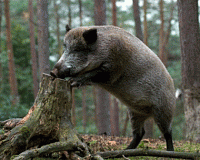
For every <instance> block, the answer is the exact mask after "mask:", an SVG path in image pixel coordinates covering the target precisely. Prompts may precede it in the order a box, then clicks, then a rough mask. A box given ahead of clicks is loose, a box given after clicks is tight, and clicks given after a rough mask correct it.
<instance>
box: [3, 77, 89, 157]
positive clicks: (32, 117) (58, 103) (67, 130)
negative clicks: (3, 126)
mask: <svg viewBox="0 0 200 160" xmlns="http://www.w3.org/2000/svg"><path fill="white" fill-rule="evenodd" d="M57 141H59V142H60V143H54V142H57ZM63 143H66V148H63V149H62V150H68V151H76V150H79V149H78V147H81V148H82V150H84V153H85V154H86V153H88V148H87V147H86V146H85V144H84V143H82V142H81V140H80V139H79V138H78V136H77V133H76V131H75V130H74V128H73V127H72V124H71V88H70V84H69V83H68V82H67V81H65V80H61V79H55V80H53V79H52V77H50V76H49V75H44V74H43V77H42V82H41V84H40V90H39V92H38V95H37V98H36V99H35V102H34V105H33V107H31V109H30V110H29V113H28V114H27V115H26V116H25V117H24V118H23V119H22V120H21V121H20V122H19V123H18V125H17V126H16V127H15V128H13V129H12V130H11V132H10V134H9V135H8V136H7V138H6V139H3V140H2V139H1V141H0V159H6V160H7V159H10V158H11V156H13V155H18V154H20V153H21V152H23V151H25V150H27V149H29V148H31V147H41V146H43V145H47V146H44V147H49V148H51V147H53V146H54V145H55V144H56V145H58V144H61V146H62V144H63ZM69 144H71V147H70V145H69ZM79 145H81V146H79ZM58 148H59V147H58ZM41 149H42V148H38V149H36V150H38V151H37V152H38V153H40V152H39V150H41ZM27 152H28V151H26V152H24V153H23V154H20V156H22V155H24V154H25V153H26V154H28V153H29V152H28V153H27ZM49 152H50V151H49ZM20 156H19V157H20ZM26 156H29V158H31V157H33V156H31V155H26ZM35 156H38V154H37V155H35Z"/></svg>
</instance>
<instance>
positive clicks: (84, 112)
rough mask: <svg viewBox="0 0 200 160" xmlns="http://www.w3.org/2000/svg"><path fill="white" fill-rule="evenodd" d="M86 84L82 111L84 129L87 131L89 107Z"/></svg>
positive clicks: (83, 90) (83, 92)
mask: <svg viewBox="0 0 200 160" xmlns="http://www.w3.org/2000/svg"><path fill="white" fill-rule="evenodd" d="M86 107H87V106H86V86H84V87H83V89H82V111H83V112H82V113H83V115H82V116H83V131H84V133H86V125H87V108H86Z"/></svg>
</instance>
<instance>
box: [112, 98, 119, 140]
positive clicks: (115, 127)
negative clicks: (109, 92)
mask: <svg viewBox="0 0 200 160" xmlns="http://www.w3.org/2000/svg"><path fill="white" fill-rule="evenodd" d="M111 101H112V104H111V105H110V119H111V135H112V136H119V135H120V134H119V106H118V101H117V99H116V98H115V97H111Z"/></svg>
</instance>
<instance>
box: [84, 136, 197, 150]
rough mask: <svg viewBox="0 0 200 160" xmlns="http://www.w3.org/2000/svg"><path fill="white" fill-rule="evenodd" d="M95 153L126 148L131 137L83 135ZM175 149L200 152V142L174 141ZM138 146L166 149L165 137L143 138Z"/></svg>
mask: <svg viewBox="0 0 200 160" xmlns="http://www.w3.org/2000/svg"><path fill="white" fill-rule="evenodd" d="M81 136H82V138H83V139H84V140H85V142H86V143H87V145H88V146H90V148H91V150H92V152H93V153H96V152H105V151H112V150H122V149H125V148H126V147H127V146H128V145H129V143H130V142H131V140H132V138H131V137H115V136H105V135H102V136H99V135H81ZM173 142H174V148H175V151H178V152H198V151H200V143H195V142H192V141H185V140H182V141H173ZM138 148H149V149H156V150H166V143H165V140H164V139H143V140H142V141H141V142H140V144H139V146H138Z"/></svg>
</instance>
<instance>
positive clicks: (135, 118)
mask: <svg viewBox="0 0 200 160" xmlns="http://www.w3.org/2000/svg"><path fill="white" fill-rule="evenodd" d="M129 114H130V119H131V125H132V129H133V140H132V141H131V143H130V145H129V146H128V147H127V148H126V149H135V148H137V146H138V144H139V143H140V141H141V139H142V137H143V136H144V134H145V130H144V121H145V120H146V119H147V118H148V117H145V116H144V115H138V114H134V113H133V112H130V113H129Z"/></svg>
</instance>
